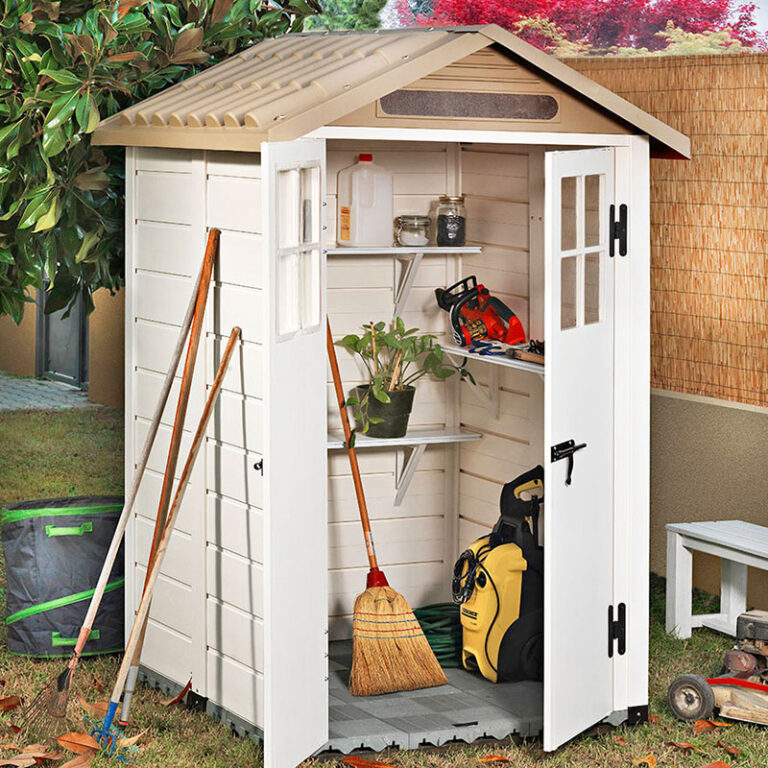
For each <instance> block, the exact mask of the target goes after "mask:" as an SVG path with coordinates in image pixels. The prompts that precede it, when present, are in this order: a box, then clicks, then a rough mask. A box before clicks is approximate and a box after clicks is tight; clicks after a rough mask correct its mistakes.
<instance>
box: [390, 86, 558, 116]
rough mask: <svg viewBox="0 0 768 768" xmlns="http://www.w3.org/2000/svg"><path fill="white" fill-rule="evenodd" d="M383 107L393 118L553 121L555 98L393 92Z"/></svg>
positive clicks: (457, 92) (489, 94) (524, 95)
mask: <svg viewBox="0 0 768 768" xmlns="http://www.w3.org/2000/svg"><path fill="white" fill-rule="evenodd" d="M379 105H380V107H381V111H382V112H383V114H385V115H390V116H393V117H470V118H484V119H487V120H552V119H554V118H555V117H556V116H557V112H558V108H559V107H558V103H557V99H555V97H554V96H548V95H545V94H540V93H477V92H475V91H461V92H459V91H416V90H413V91H412V90H400V91H393V92H392V93H390V94H387V95H386V96H383V97H382V98H381V99H380V101H379Z"/></svg>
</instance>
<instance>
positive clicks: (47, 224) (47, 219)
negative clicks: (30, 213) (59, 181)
mask: <svg viewBox="0 0 768 768" xmlns="http://www.w3.org/2000/svg"><path fill="white" fill-rule="evenodd" d="M61 209H62V205H61V198H60V197H59V196H58V195H56V197H54V198H53V202H52V203H51V207H50V208H49V209H48V211H47V212H46V213H44V214H43V215H42V216H41V217H40V218H39V219H38V220H37V225H36V226H35V228H34V230H33V231H34V232H45V231H46V230H47V229H53V228H54V227H55V226H56V224H57V223H58V221H59V218H60V216H61Z"/></svg>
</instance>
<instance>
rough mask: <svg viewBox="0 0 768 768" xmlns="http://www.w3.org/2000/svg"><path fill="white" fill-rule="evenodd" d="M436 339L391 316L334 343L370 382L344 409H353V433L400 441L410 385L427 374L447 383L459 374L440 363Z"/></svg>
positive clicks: (408, 407)
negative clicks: (354, 357)
mask: <svg viewBox="0 0 768 768" xmlns="http://www.w3.org/2000/svg"><path fill="white" fill-rule="evenodd" d="M436 339H437V337H436V336H434V335H432V334H429V333H421V334H420V333H419V329H418V328H409V329H406V327H405V323H404V322H403V320H402V318H400V317H396V318H395V319H394V320H393V321H392V323H391V325H390V327H389V329H387V326H386V323H383V322H379V323H373V322H371V323H370V324H369V325H364V326H363V334H362V335H360V336H358V335H357V334H354V333H350V334H349V335H347V336H345V337H344V338H343V339H341V340H340V341H338V342H337V344H339V345H340V346H342V347H346V348H347V350H349V351H350V352H352V353H353V354H357V355H359V356H360V358H361V359H362V361H363V363H364V365H365V367H366V369H367V371H368V375H369V376H370V382H369V383H368V384H363V385H361V386H358V387H355V388H354V389H352V390H351V392H350V395H349V399H348V400H347V405H348V406H350V407H351V408H352V411H353V413H354V415H355V421H356V422H357V428H358V429H359V430H360V431H361V432H362V433H363V434H367V435H368V436H369V437H379V438H386V437H402V436H403V435H405V433H406V431H407V429H408V419H409V417H410V415H411V408H412V407H413V397H414V394H415V392H416V389H415V387H414V386H413V385H414V382H416V381H417V380H418V379H420V378H421V377H422V376H426V375H427V374H431V375H432V376H434V377H435V378H437V379H446V378H448V377H449V376H451V375H453V374H454V373H456V372H457V371H460V370H461V369H460V368H458V367H457V366H455V365H451V364H450V363H448V364H446V363H445V362H444V360H443V350H442V348H441V347H440V345H439V344H437V343H436Z"/></svg>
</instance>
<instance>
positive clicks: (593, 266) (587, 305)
mask: <svg viewBox="0 0 768 768" xmlns="http://www.w3.org/2000/svg"><path fill="white" fill-rule="evenodd" d="M602 260H603V254H602V253H588V254H586V256H584V325H590V324H592V323H599V322H600V267H601V262H602Z"/></svg>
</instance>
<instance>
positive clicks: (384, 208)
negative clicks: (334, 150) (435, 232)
mask: <svg viewBox="0 0 768 768" xmlns="http://www.w3.org/2000/svg"><path fill="white" fill-rule="evenodd" d="M338 195H339V198H338V216H337V222H336V240H337V242H338V244H339V245H351V246H364V245H367V246H377V247H388V246H391V245H392V241H393V230H394V224H393V216H394V214H393V210H392V174H391V173H390V172H389V171H387V170H386V169H385V168H382V167H381V166H379V165H376V164H375V163H374V162H373V155H369V154H362V155H360V157H359V159H358V162H357V164H356V165H351V166H350V167H349V168H344V169H343V170H341V171H339V187H338Z"/></svg>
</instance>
